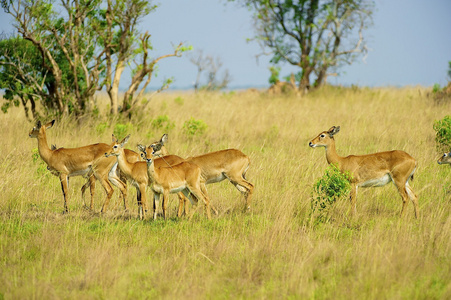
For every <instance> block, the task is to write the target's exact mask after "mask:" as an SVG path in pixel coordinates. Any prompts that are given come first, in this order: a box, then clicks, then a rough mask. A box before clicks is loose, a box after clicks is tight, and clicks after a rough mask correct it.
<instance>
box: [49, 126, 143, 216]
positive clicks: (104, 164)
mask: <svg viewBox="0 0 451 300" xmlns="http://www.w3.org/2000/svg"><path fill="white" fill-rule="evenodd" d="M112 141H113V142H116V141H117V138H116V137H115V136H114V134H113V135H112ZM56 149H58V147H57V146H56V145H54V144H52V146H51V150H56ZM125 156H126V157H127V160H128V161H129V162H136V161H139V154H138V153H136V152H135V151H132V150H129V149H125ZM108 168H110V170H108ZM47 169H48V170H49V171H50V172H51V173H52V174H53V175H55V176H58V175H59V174H58V172H57V171H55V170H53V169H51V168H50V167H48V166H47ZM96 169H97V170H98V173H101V174H107V173H109V172H116V175H117V176H119V178H120V180H121V182H122V183H123V185H124V189H125V190H121V193H122V198H123V201H124V209H125V210H126V211H127V210H128V208H127V201H126V199H127V179H126V178H125V176H123V174H121V173H120V170H119V169H118V168H117V162H116V163H115V164H114V165H113V167H111V164H110V161H109V160H101V161H99V163H97V164H96ZM86 177H87V178H88V181H87V182H86V183H85V184H84V185H83V186H82V187H81V196H82V198H83V200H84V198H85V197H84V194H85V190H86V189H87V188H90V192H91V205H90V206H89V209H91V210H93V208H94V193H95V182H96V177H95V176H94V174H93V172H90V174H87V175H86ZM108 204H109V203H108V202H105V203H104V204H103V206H102V210H101V212H105V211H106V209H107V207H108ZM85 207H87V206H86V204H85Z"/></svg>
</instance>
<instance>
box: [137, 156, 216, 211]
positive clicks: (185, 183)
mask: <svg viewBox="0 0 451 300" xmlns="http://www.w3.org/2000/svg"><path fill="white" fill-rule="evenodd" d="M159 159H161V158H156V159H153V158H146V161H147V174H148V175H149V181H150V182H151V187H152V190H153V192H154V203H158V199H159V198H160V196H161V195H163V216H164V217H166V210H167V203H168V198H169V194H170V193H178V192H182V193H183V194H184V195H185V196H186V197H188V198H189V199H190V201H191V203H192V204H195V202H196V203H197V202H198V201H199V199H200V200H202V201H203V202H204V204H205V208H206V210H207V217H208V219H211V212H210V200H209V199H208V195H207V189H206V188H205V181H204V180H203V178H202V171H201V169H200V168H199V166H197V165H195V164H193V163H191V162H187V161H183V162H181V163H179V164H176V165H172V166H164V167H157V166H155V163H154V162H155V161H157V160H159ZM192 196H194V198H195V200H196V201H195V202H194V201H193V199H192Z"/></svg>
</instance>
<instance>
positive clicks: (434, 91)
mask: <svg viewBox="0 0 451 300" xmlns="http://www.w3.org/2000/svg"><path fill="white" fill-rule="evenodd" d="M441 90H442V88H441V87H440V84H438V83H436V84H434V86H433V87H432V93H434V94H435V93H438V92H440V91H441Z"/></svg>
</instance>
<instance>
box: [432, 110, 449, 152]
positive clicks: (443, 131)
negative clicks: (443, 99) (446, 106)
mask: <svg viewBox="0 0 451 300" xmlns="http://www.w3.org/2000/svg"><path fill="white" fill-rule="evenodd" d="M433 128H434V130H435V143H436V147H437V150H438V151H439V152H447V151H449V150H451V116H449V115H448V116H445V118H443V119H442V120H438V121H435V122H434V126H433Z"/></svg>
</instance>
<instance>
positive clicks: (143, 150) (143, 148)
mask: <svg viewBox="0 0 451 300" xmlns="http://www.w3.org/2000/svg"><path fill="white" fill-rule="evenodd" d="M138 149H139V151H141V152H146V146H144V145H141V144H138Z"/></svg>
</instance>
